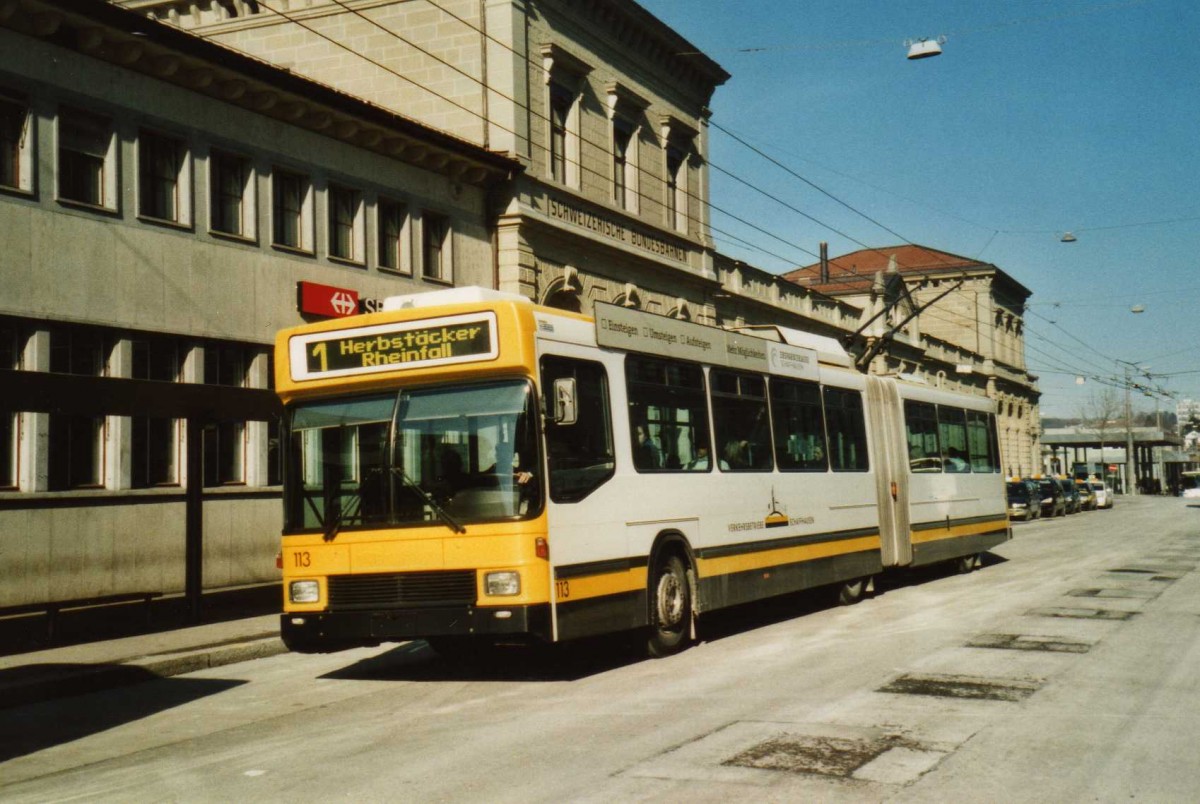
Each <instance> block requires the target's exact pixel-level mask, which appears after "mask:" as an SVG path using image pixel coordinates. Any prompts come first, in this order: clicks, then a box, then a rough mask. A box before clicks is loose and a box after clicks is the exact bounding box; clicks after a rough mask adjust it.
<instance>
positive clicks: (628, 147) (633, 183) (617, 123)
mask: <svg viewBox="0 0 1200 804" xmlns="http://www.w3.org/2000/svg"><path fill="white" fill-rule="evenodd" d="M635 131H636V130H635V128H634V125H633V123H632V122H630V121H629V120H627V119H625V118H624V117H620V116H617V117H614V118H613V125H612V138H613V150H612V157H613V161H612V179H613V201H615V202H616V204H617V206H619V207H621V208H622V209H627V210H629V211H630V212H636V211H637V171H636V164H637V140H636V138H635V137H634V134H635Z"/></svg>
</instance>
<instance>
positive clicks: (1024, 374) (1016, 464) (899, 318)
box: [784, 244, 1041, 475]
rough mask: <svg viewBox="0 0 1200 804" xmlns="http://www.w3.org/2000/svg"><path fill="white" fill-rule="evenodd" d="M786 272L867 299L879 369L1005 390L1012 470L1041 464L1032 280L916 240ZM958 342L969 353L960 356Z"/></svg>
mask: <svg viewBox="0 0 1200 804" xmlns="http://www.w3.org/2000/svg"><path fill="white" fill-rule="evenodd" d="M784 277H785V278H786V279H788V280H790V281H792V282H795V283H796V284H798V285H800V286H802V287H805V288H809V289H811V290H814V291H818V292H820V293H822V294H825V295H828V296H832V297H833V298H836V299H843V300H846V301H848V302H850V303H852V304H855V305H857V306H859V307H861V308H863V310H864V317H865V318H867V319H868V320H869V321H870V323H869V324H867V325H866V327H865V329H864V331H863V335H864V337H865V338H866V340H867V342H868V344H869V347H868V348H876V349H877V355H876V357H875V359H874V361H873V364H872V366H871V367H870V369H871V371H873V372H875V373H900V374H904V373H912V372H913V371H914V370H918V371H919V373H921V374H923V375H925V376H926V377H930V378H931V380H932V381H933V382H934V383H935V384H938V385H945V386H948V387H951V388H960V389H963V390H973V391H974V392H975V393H981V394H986V395H987V396H988V397H990V398H991V399H994V400H996V403H997V405H998V407H999V419H998V425H999V430H1000V452H1001V455H1002V457H1003V461H1004V467H1005V469H1006V471H1008V472H1009V473H1010V474H1014V475H1024V474H1029V473H1031V472H1035V471H1037V470H1038V468H1039V466H1040V463H1041V460H1040V456H1041V448H1040V446H1039V443H1038V437H1039V435H1038V434H1039V429H1040V427H1039V416H1038V399H1039V397H1040V395H1041V392H1040V391H1039V390H1038V387H1037V377H1036V375H1034V374H1031V373H1030V372H1029V371H1028V370H1027V368H1026V365H1025V332H1024V314H1025V302H1026V301H1027V300H1028V298H1029V296H1030V295H1031V293H1030V291H1029V289H1028V288H1026V287H1025V286H1024V285H1022V284H1021V283H1019V282H1017V281H1016V280H1015V279H1013V278H1012V277H1011V276H1009V275H1008V274H1007V273H1005V272H1004V271H1002V270H1001V269H1000V268H998V267H996V266H995V265H992V264H990V263H983V262H979V261H978V260H973V259H971V258H969V257H962V256H959V255H957V254H951V253H949V252H946V251H940V250H938V249H934V248H929V247H927V246H919V245H912V244H905V245H899V246H881V247H879V248H872V249H863V250H860V251H854V252H851V253H849V254H844V255H842V256H840V257H835V258H832V259H827V260H823V261H822V262H819V263H817V264H814V265H809V266H805V267H803V268H798V269H796V270H795V271H791V272H789V273H787V274H784ZM935 300H936V301H935ZM925 305H929V306H928V307H927V308H926V307H925ZM918 310H920V311H921V312H920V313H919V315H915V316H914V317H913V318H912V319H911V321H908V323H904V322H905V319H906V318H907V317H908V316H909V315H912V314H914V313H915V312H916V311H918ZM889 332H891V333H892V338H891V339H888V340H887V342H882V340H883V339H885V336H886V335H887V334H888V333H889ZM956 351H957V352H959V353H960V354H959V355H958V357H959V358H961V362H950V361H953V360H956V357H955V354H954V353H955V352H956ZM939 353H944V354H939ZM939 357H940V358H941V359H940V360H939ZM947 358H949V359H948V360H947ZM939 362H940V363H941V364H942V365H945V366H946V368H944V369H943V368H938V367H937V364H938V363H939Z"/></svg>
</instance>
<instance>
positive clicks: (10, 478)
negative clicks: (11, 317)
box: [0, 323, 21, 491]
mask: <svg viewBox="0 0 1200 804" xmlns="http://www.w3.org/2000/svg"><path fill="white" fill-rule="evenodd" d="M20 367H21V343H20V340H19V333H18V330H17V327H15V326H13V325H11V324H5V323H0V369H9V370H15V369H19V368H20ZM20 426H21V415H20V414H19V413H17V412H16V411H9V410H0V490H4V491H11V490H14V489H16V488H17V485H18V480H17V478H18V475H17V443H18V441H19V439H20V432H21V431H20Z"/></svg>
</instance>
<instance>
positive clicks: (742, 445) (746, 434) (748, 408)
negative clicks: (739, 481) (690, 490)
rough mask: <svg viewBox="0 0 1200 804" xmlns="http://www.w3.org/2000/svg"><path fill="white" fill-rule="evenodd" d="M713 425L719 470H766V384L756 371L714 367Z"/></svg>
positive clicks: (770, 463)
mask: <svg viewBox="0 0 1200 804" xmlns="http://www.w3.org/2000/svg"><path fill="white" fill-rule="evenodd" d="M709 380H710V381H711V383H712V406H713V427H714V429H715V432H716V435H717V443H718V444H721V445H722V446H721V455H720V457H721V459H722V460H724V461H725V464H724V465H723V466H721V468H722V469H728V471H731V472H769V471H771V468H772V467H773V466H774V459H773V457H772V455H771V423H770V420H769V419H768V417H767V383H766V380H765V379H764V378H763V377H761V376H759V375H757V374H741V373H738V372H733V371H722V370H719V369H713V370H712V372H711V373H710V374H709Z"/></svg>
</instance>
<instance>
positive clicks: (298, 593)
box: [288, 581, 321, 603]
mask: <svg viewBox="0 0 1200 804" xmlns="http://www.w3.org/2000/svg"><path fill="white" fill-rule="evenodd" d="M288 599H289V600H291V601H292V602H293V603H316V602H318V601H320V599H321V586H320V584H318V583H317V582H316V581H292V582H291V584H290V585H289V586H288Z"/></svg>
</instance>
